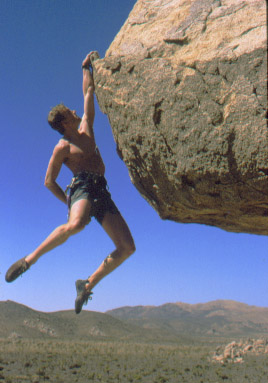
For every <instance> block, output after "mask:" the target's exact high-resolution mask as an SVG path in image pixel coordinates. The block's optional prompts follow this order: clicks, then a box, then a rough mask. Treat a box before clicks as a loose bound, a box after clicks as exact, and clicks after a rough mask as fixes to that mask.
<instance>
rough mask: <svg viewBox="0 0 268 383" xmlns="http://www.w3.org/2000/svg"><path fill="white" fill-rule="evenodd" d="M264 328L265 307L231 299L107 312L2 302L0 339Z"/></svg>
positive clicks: (244, 332) (152, 336)
mask: <svg viewBox="0 0 268 383" xmlns="http://www.w3.org/2000/svg"><path fill="white" fill-rule="evenodd" d="M267 332H268V308H261V307H255V306H248V305H246V304H243V303H238V302H234V301H214V302H209V303H205V304H196V305H190V304H186V303H167V304H164V305H162V306H136V307H121V308H118V309H114V310H109V311H107V312H106V313H99V312H94V311H87V310H83V311H82V313H81V314H79V315H76V314H75V313H74V311H73V310H66V311H58V312H52V313H44V312H39V311H35V310H33V309H31V308H29V307H26V306H24V305H21V304H18V303H15V302H12V301H6V302H0V338H19V337H22V338H40V337H41V338H61V339H63V338H64V339H76V340H85V339H107V340H108V339H111V340H113V339H116V340H134V339H135V340H143V341H154V342H158V341H163V340H164V341H177V340H180V339H182V338H185V337H192V336H194V337H207V336H223V337H229V336H247V337H250V336H255V335H261V334H263V335H264V334H267Z"/></svg>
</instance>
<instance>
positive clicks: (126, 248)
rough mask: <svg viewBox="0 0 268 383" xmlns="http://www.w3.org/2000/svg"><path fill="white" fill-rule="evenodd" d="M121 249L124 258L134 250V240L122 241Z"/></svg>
mask: <svg viewBox="0 0 268 383" xmlns="http://www.w3.org/2000/svg"><path fill="white" fill-rule="evenodd" d="M121 251H122V254H123V256H124V257H125V258H128V257H130V256H131V255H132V254H133V253H134V252H135V251H136V246H135V243H134V241H133V240H132V241H127V242H124V243H123V244H122V245H121Z"/></svg>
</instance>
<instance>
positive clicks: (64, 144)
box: [55, 138, 70, 151]
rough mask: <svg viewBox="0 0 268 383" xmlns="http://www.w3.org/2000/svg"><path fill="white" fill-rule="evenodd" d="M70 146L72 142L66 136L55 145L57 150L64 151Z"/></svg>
mask: <svg viewBox="0 0 268 383" xmlns="http://www.w3.org/2000/svg"><path fill="white" fill-rule="evenodd" d="M69 147H70V142H69V141H68V140H66V139H65V138H61V139H60V140H59V142H58V143H57V145H56V146H55V150H58V151H62V150H64V151H65V150H67V149H69Z"/></svg>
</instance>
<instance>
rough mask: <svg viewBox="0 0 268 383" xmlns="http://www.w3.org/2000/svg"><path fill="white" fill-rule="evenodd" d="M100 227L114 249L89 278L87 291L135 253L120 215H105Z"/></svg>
mask: <svg viewBox="0 0 268 383" xmlns="http://www.w3.org/2000/svg"><path fill="white" fill-rule="evenodd" d="M102 227H103V228H104V230H105V231H106V233H107V234H108V235H109V237H110V238H111V239H112V241H113V242H114V244H115V246H116V249H115V250H114V251H113V252H112V253H111V254H110V255H108V257H107V258H106V259H105V260H104V261H103V262H102V264H101V265H100V266H99V268H98V269H97V270H96V271H95V272H94V273H93V274H92V275H91V277H90V278H89V284H88V285H87V289H90V290H92V289H93V287H95V286H96V285H97V283H99V282H100V280H101V279H103V278H104V277H105V276H106V275H108V274H110V273H111V272H112V271H113V270H115V269H116V268H117V267H118V266H119V265H121V263H123V262H124V261H125V260H126V259H127V258H128V257H129V256H130V255H131V254H133V253H134V251H135V244H134V241H133V238H132V235H131V233H130V230H129V228H128V226H127V224H126V222H125V220H124V218H123V217H122V216H121V214H112V213H110V212H108V213H106V215H105V216H104V219H103V222H102Z"/></svg>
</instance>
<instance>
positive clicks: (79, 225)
mask: <svg viewBox="0 0 268 383" xmlns="http://www.w3.org/2000/svg"><path fill="white" fill-rule="evenodd" d="M87 224H88V222H86V221H85V220H84V219H82V218H75V219H74V220H72V221H71V222H68V229H67V230H68V233H69V235H73V234H76V233H78V232H79V231H81V230H83V229H84V227H85V226H86V225H87Z"/></svg>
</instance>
